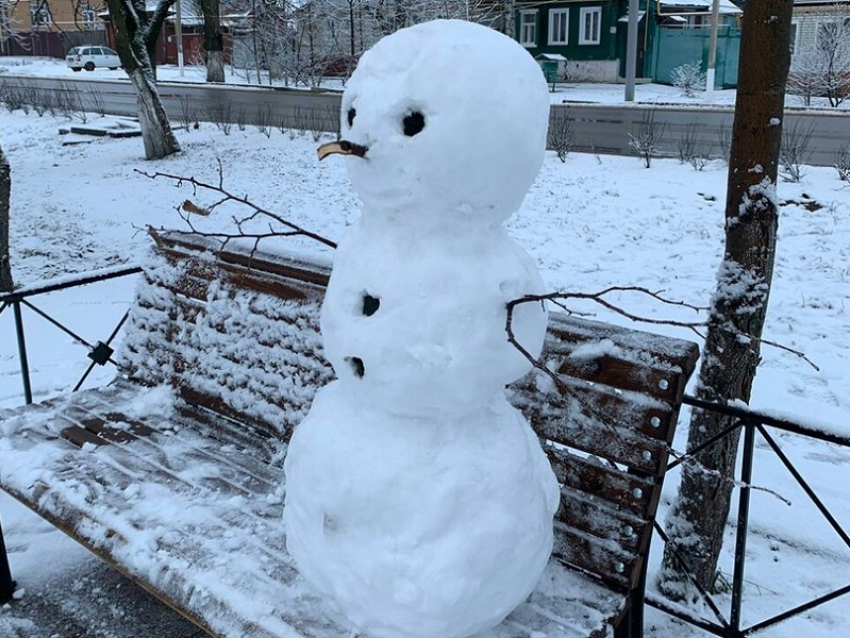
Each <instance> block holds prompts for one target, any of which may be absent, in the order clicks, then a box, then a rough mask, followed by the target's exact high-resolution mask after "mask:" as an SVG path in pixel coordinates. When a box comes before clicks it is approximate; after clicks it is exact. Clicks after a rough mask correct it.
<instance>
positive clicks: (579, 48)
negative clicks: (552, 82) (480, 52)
mask: <svg viewBox="0 0 850 638" xmlns="http://www.w3.org/2000/svg"><path fill="white" fill-rule="evenodd" d="M638 4H639V11H638V55H637V77H639V78H646V79H648V80H651V81H654V82H661V83H667V84H669V83H671V82H672V71H673V69H675V68H676V67H678V66H680V65H682V64H686V63H690V62H694V61H701V62H702V66H703V70H705V69H706V68H707V66H708V49H709V39H710V38H709V36H710V32H711V29H710V26H711V8H712V0H639V3H638ZM628 6H629V2H628V0H560V1H557V0H556V1H551V2H540V1H539V0H538V1H536V2H530V1H529V2H524V1H520V2H517V16H516V24H515V33H516V38H517V40H518V41H519V43H520V44H522V45H523V46H524V47H526V48H527V49H528V51H529V53H531V54H532V55H533V56H534V57H535V58H537V59H548V58H549V56H555V55H559V56H563V58H565V61H564V62H562V63H560V65H559V68H558V74H559V79H560V80H561V81H565V82H608V83H611V82H618V81H622V78H624V77H625V74H626V68H625V61H626V40H627V36H628V21H629V17H628ZM741 13H742V12H741V9H739V8H738V7H737V6H736V5H735V4H733V3H732V2H731V0H720V16H719V20H718V48H717V57H716V68H717V73H716V78H717V84H718V85H719V86H721V87H730V86H735V84H736V82H737V67H738V45H739V43H740V29H739V25H738V23H739V20H740V16H741ZM544 54H548V55H544ZM549 72H550V73H551V69H550V71H549Z"/></svg>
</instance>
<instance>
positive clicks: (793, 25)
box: [788, 22, 798, 55]
mask: <svg viewBox="0 0 850 638" xmlns="http://www.w3.org/2000/svg"><path fill="white" fill-rule="evenodd" d="M797 25H798V23H797V22H792V23H791V39H790V43H789V45H788V49H789V51H790V52H791V55H794V53H796V52H797V32H798V29H797Z"/></svg>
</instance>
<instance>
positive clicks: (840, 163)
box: [832, 147, 850, 182]
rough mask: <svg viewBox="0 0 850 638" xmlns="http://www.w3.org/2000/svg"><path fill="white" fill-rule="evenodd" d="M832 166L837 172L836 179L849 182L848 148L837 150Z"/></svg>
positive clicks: (849, 156) (849, 152)
mask: <svg viewBox="0 0 850 638" xmlns="http://www.w3.org/2000/svg"><path fill="white" fill-rule="evenodd" d="M832 166H833V168H835V170H836V171H837V172H838V179H840V180H841V181H842V182H850V149H848V148H846V147H845V148H843V149H842V150H840V151H838V152H837V153H836V154H835V159H834V160H833V162H832Z"/></svg>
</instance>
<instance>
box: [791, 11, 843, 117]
mask: <svg viewBox="0 0 850 638" xmlns="http://www.w3.org/2000/svg"><path fill="white" fill-rule="evenodd" d="M788 90H789V92H790V93H792V94H794V95H799V96H800V98H801V99H802V100H803V102H804V104H806V105H807V106H808V105H810V104H811V102H812V98H813V97H818V96H822V97H826V98H827V100H829V104H830V105H831V106H838V105H840V104H841V103H842V102H844V101H845V100H846V99H847V98H848V97H850V4H848V3H847V2H835V3H833V4H832V5H831V6H830V7H829V9H828V10H827V11H826V12H824V13H823V14H819V15H818V22H817V29H816V37H815V42H814V46H813V47H812V48H811V50H809V51H800V52H798V53H796V54H795V55H794V59H793V62H792V66H791V71H790V73H789V74H788Z"/></svg>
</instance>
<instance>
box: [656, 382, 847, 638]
mask: <svg viewBox="0 0 850 638" xmlns="http://www.w3.org/2000/svg"><path fill="white" fill-rule="evenodd" d="M684 403H685V404H687V405H690V406H692V407H694V408H697V409H700V410H705V411H709V412H715V413H718V414H722V415H725V416H728V417H729V418H730V419H731V423H730V425H729V426H728V427H727V428H725V429H724V430H723V431H721V432H719V433H718V434H716V435H715V436H713V437H711V438H709V439H707V440H706V441H704V442H703V443H702V444H701V445H699V446H698V447H696V448H694V449H693V450H690V451H688V453H687V455H685V456H680V457H678V458H676V459H675V460H674V461H672V462H671V463H670V464H669V465H668V467H667V469H668V471H670V470H672V469H674V468H676V467H678V466H680V465H682V463H684V462H687V460H688V459H691V458H692V457H693V456H694V455H695V454H698V453H699V452H701V451H702V450H704V449H706V448H707V447H710V446H711V445H714V444H716V443H717V442H718V441H720V440H722V439H723V438H725V437H728V436H732V435H736V434H737V432H738V430H743V434H744V437H743V443H744V445H743V450H742V455H741V475H740V480H739V483H738V489H739V490H740V494H739V498H738V509H737V513H736V528H735V555H734V562H733V565H734V567H733V574H732V586H731V597H730V601H729V612H728V614H724V613H723V612H722V611H721V609H720V605H719V604H718V602H717V601H716V600H715V598H714V597H713V596H712V595H711V594H710V593H709V592H708V591H706V590H705V589H704V588H703V587H701V586H700V584H699V583H698V582H697V580H696V578H694V577H693V576H692V575H689V578H690V581H691V583H692V584H693V585H694V588H695V589H696V590H697V591H698V592H699V594H700V598H701V600H702V602H703V603H705V605H706V607H707V608H708V609H709V610H711V614H712V615H713V616H714V618H713V619H709V618H704V617H702V616H701V615H698V614H696V613H694V612H693V611H692V610H691V609H690V608H687V607H682V606H678V605H675V604H673V603H671V602H670V601H668V600H666V599H665V598H663V597H661V596H659V595H654V594H652V593H647V594H646V595H645V604H647V605H649V606H651V607H654V608H655V609H658V610H660V611H662V612H664V613H666V614H668V615H670V616H673V617H675V618H678V619H679V620H681V621H684V622H686V623H688V624H691V625H693V626H695V627H699V628H700V629H702V630H704V631H706V632H707V633H709V634H712V635H714V636H720V637H721V638H747V637H748V636H753V635H755V634H757V633H759V632H761V631H763V630H765V629H768V628H769V627H774V626H775V625H777V624H779V623H781V622H783V621H785V620H788V619H789V618H793V617H794V616H799V615H800V614H803V613H805V612H808V611H810V610H811V609H814V608H815V607H818V606H820V605H822V604H824V603H827V602H829V601H831V600H835V599H836V598H839V597H841V596H844V595H845V594H847V593H850V584H847V585H845V586H843V587H839V588H837V589H833V590H831V591H829V592H826V593H824V594H823V595H821V596H818V597H816V598H813V599H811V600H809V601H807V602H805V603H803V604H800V605H796V606H794V607H792V608H790V609H785V610H783V611H781V612H780V613H777V614H775V615H773V616H771V617H770V618H766V619H764V620H761V621H759V622H757V623H754V624H751V625H749V626H742V612H743V609H744V574H745V572H746V563H747V541H748V534H749V529H750V495H751V493H752V489H753V487H752V485H751V482H752V475H753V466H754V464H755V449H756V436H757V435H758V436H760V437H761V439H762V440H764V442H765V443H766V444H767V449H769V450H770V451H771V452H773V454H775V455H776V457H777V458H778V459H779V460H780V461H781V463H782V465H783V466H784V467H785V468H786V469H787V470H788V472H789V473H790V475H791V476H792V477H793V478H794V480H795V481H796V483H797V484H798V485H799V486H800V488H801V489H802V490H803V492H804V493H805V494H806V496H807V497H808V499H809V501H811V503H812V504H813V505H814V506H815V508H816V509H817V511H818V512H819V513H820V515H821V516H822V517H823V518H824V520H826V521H827V523H829V525H830V526H831V527H832V529H833V530H834V531H835V532H836V534H837V535H838V537H839V538H840V539H841V541H842V542H843V543H844V545H845V546H847V547H848V548H850V535H848V533H847V531H846V530H845V529H844V528H843V527H842V526H841V524H840V523H839V522H838V520H837V519H836V518H835V516H834V515H833V514H832V513H831V512H830V511H829V508H827V506H826V505H825V504H824V502H823V500H822V499H821V498H820V497H819V496H818V494H817V493H816V491H815V490H814V489H813V488H812V486H811V485H810V484H809V483H808V481H806V479H805V478H804V477H803V475H802V473H801V472H800V471H799V469H798V468H797V467H796V466H795V465H794V464H793V462H792V461H791V459H789V458H788V456H787V455H786V454H785V453H784V452H783V451H782V449H781V448H780V446H779V445H778V444H777V442H776V440H775V439H774V438H773V436H772V435H771V434H770V432H769V431H768V428H772V429H776V430H779V431H781V432H788V433H791V434H795V435H799V436H803V437H807V438H809V439H812V440H816V441H821V442H824V443H830V444H833V445H838V446H841V447H845V448H850V436H843V435H841V434H838V433H837V432H835V431H829V430H826V429H823V430H820V429H816V428H814V427H809V426H806V425H803V424H800V423H797V422H794V421H791V420H789V419H784V418H778V417H774V416H770V415H768V414H764V413H761V412H758V411H756V410H750V409H745V408H740V407H735V406H729V405H722V404H717V403H710V402H707V401H702V400H701V399H697V398H695V397H692V396H688V395H686V396H685V398H684ZM655 531H656V533H657V535H658V536H659V537H660V538H661V540H662V541H663V542H664V543H665V544H666V543H667V542H668V541H669V538H668V536H667V534H666V533H665V532H664V529H663V528H662V527H661V525H660V524H659V523H658V522H656V523H655ZM679 560H680V563H681V564H682V565H685V563H684V561H683V560H682V559H681V558H679ZM685 568H687V567H686V565H685Z"/></svg>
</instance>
